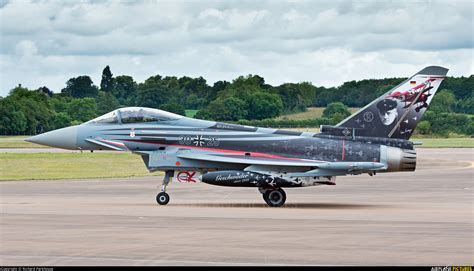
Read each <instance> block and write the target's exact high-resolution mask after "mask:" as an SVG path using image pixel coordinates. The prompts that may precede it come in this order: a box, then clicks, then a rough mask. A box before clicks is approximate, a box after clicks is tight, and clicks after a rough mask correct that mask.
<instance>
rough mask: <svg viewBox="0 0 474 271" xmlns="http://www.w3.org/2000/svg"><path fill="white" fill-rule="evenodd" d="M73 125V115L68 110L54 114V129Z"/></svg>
mask: <svg viewBox="0 0 474 271" xmlns="http://www.w3.org/2000/svg"><path fill="white" fill-rule="evenodd" d="M69 125H71V117H69V115H68V114H67V113H66V112H59V113H57V114H56V115H54V129H59V128H63V127H67V126H69Z"/></svg>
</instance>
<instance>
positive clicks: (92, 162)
mask: <svg viewBox="0 0 474 271" xmlns="http://www.w3.org/2000/svg"><path fill="white" fill-rule="evenodd" d="M149 175H151V173H149V172H148V170H147V169H146V167H145V165H144V163H143V161H142V159H141V157H140V156H138V155H134V154H130V153H100V152H94V153H90V152H82V153H0V181H5V180H54V179H87V178H112V177H132V176H149Z"/></svg>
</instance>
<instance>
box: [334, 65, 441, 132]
mask: <svg viewBox="0 0 474 271" xmlns="http://www.w3.org/2000/svg"><path fill="white" fill-rule="evenodd" d="M447 72H448V69H446V68H443V67H439V66H429V67H426V68H424V69H423V70H421V71H419V72H418V73H416V74H415V75H413V76H412V77H410V78H408V79H407V80H405V81H404V82H402V83H401V84H399V85H398V86H396V87H394V88H392V89H391V90H389V91H388V92H387V93H385V94H384V95H382V96H380V97H379V98H377V99H376V100H374V101H373V102H371V103H370V104H368V105H367V106H365V107H364V108H362V109H360V110H359V111H357V112H356V113H354V114H353V115H351V116H349V117H348V118H346V119H344V120H343V121H341V122H340V123H338V124H337V125H336V127H344V128H352V129H356V130H357V135H358V136H369V137H388V138H399V139H406V140H408V139H409V138H410V136H411V135H412V133H413V131H414V130H415V127H416V125H417V124H418V122H420V120H421V118H422V116H423V114H424V113H425V111H426V109H427V108H428V106H429V104H430V103H431V100H432V99H433V97H434V95H435V94H436V91H437V90H438V88H439V86H440V84H441V82H442V81H443V80H444V78H445V77H446V74H447Z"/></svg>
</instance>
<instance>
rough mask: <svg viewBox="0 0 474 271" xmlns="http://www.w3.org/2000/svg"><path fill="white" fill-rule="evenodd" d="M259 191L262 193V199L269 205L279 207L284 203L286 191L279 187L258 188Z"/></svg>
mask: <svg viewBox="0 0 474 271" xmlns="http://www.w3.org/2000/svg"><path fill="white" fill-rule="evenodd" d="M258 190H259V191H260V193H262V196H263V200H265V202H266V203H267V204H268V206H270V207H281V206H283V204H285V201H286V193H285V191H283V189H281V188H276V189H265V188H261V187H260V188H259V189H258Z"/></svg>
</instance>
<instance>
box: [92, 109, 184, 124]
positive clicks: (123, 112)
mask: <svg viewBox="0 0 474 271" xmlns="http://www.w3.org/2000/svg"><path fill="white" fill-rule="evenodd" d="M182 117H183V116H180V115H177V114H174V113H170V112H166V111H163V110H159V109H154V108H147V107H125V108H121V109H117V110H114V111H112V112H109V113H107V114H105V115H102V116H100V117H97V118H95V119H93V120H90V121H88V122H87V123H90V124H113V123H116V124H118V123H123V124H127V123H143V122H159V121H170V120H178V119H180V118H182Z"/></svg>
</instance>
